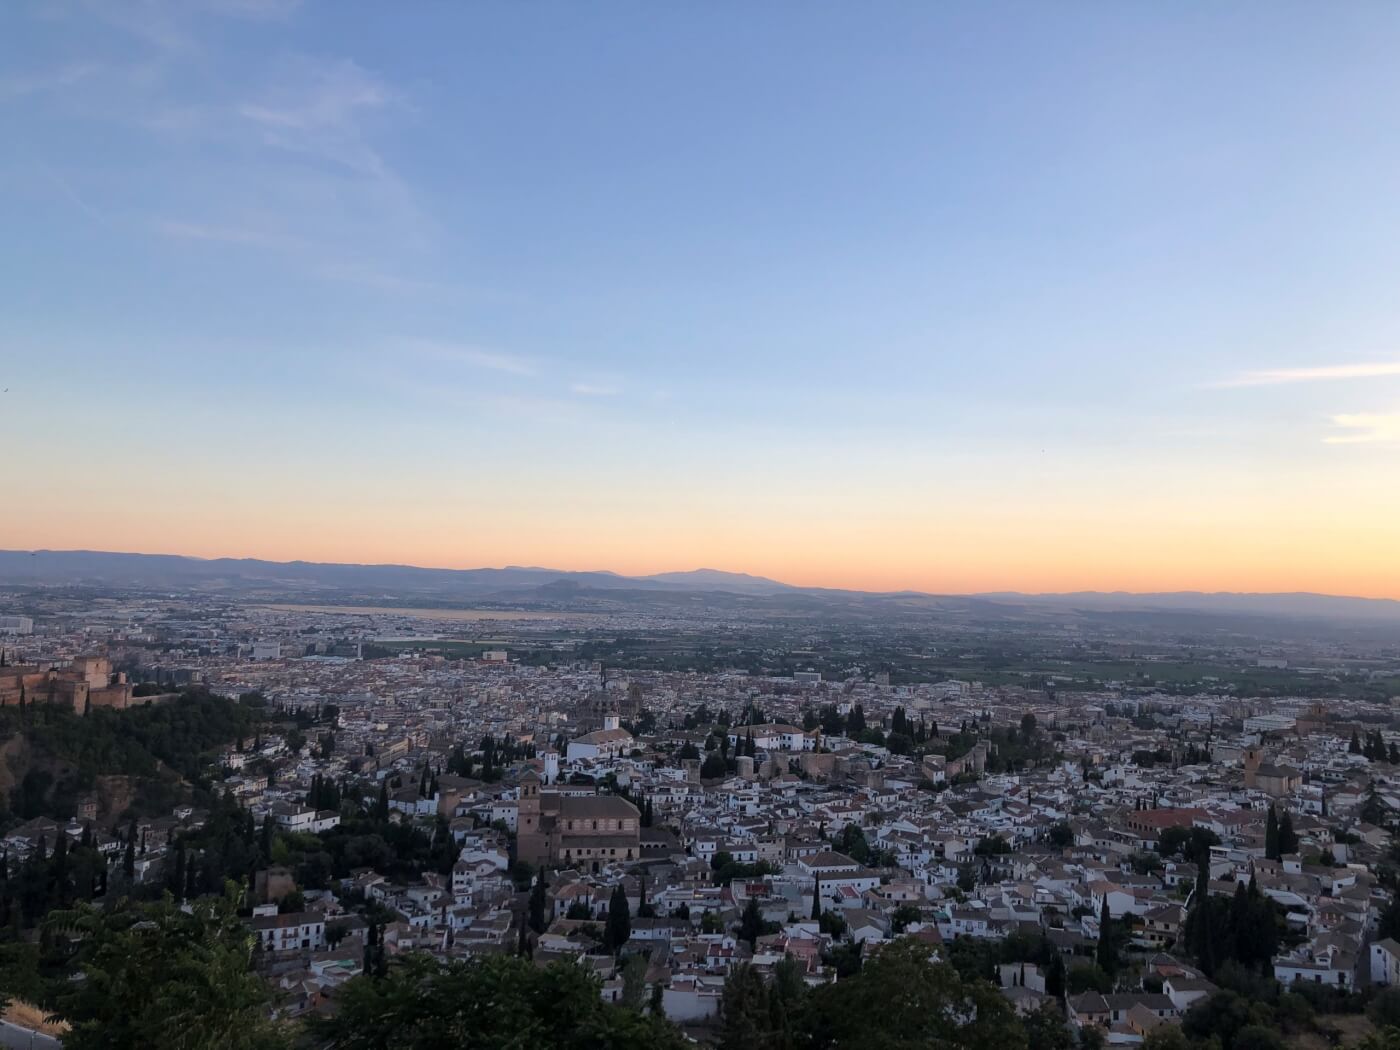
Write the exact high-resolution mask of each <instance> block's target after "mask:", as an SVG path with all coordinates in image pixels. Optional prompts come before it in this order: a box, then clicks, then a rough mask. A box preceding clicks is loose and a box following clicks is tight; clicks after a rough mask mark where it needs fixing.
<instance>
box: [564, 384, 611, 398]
mask: <svg viewBox="0 0 1400 1050" xmlns="http://www.w3.org/2000/svg"><path fill="white" fill-rule="evenodd" d="M569 390H570V391H572V392H573V393H575V394H577V395H579V397H616V396H617V395H618V394H620V393H622V391H621V389H619V388H618V387H615V386H605V385H602V384H599V383H574V384H573V385H572V386H570V387H569Z"/></svg>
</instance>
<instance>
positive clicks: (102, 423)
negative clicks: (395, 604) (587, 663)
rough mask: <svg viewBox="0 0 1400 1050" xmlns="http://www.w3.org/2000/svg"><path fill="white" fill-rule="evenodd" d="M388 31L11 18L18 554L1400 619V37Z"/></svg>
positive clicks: (1199, 26) (924, 18) (1012, 22)
mask: <svg viewBox="0 0 1400 1050" xmlns="http://www.w3.org/2000/svg"><path fill="white" fill-rule="evenodd" d="M354 15H355V16H354V17H353V18H349V17H345V16H344V14H343V12H342V10H341V8H340V7H338V6H328V5H317V4H297V3H294V2H281V0H218V2H214V0H208V2H199V3H189V4H150V5H122V4H82V3H71V4H69V3H64V4H42V5H22V4H12V5H6V7H5V9H4V10H3V11H2V12H0V67H3V69H4V74H3V76H0V129H2V130H3V133H4V135H5V137H6V141H7V142H9V143H10V144H11V147H12V148H10V149H8V150H7V151H6V153H7V155H6V158H5V160H4V162H3V167H2V168H0V177H3V187H4V193H3V195H2V196H0V222H3V224H4V227H5V229H6V230H7V231H8V232H9V236H8V237H7V239H6V245H5V247H4V248H2V249H0V260H3V262H0V266H3V271H2V272H3V277H4V289H5V290H4V292H3V296H4V300H3V301H4V309H3V310H2V311H0V346H3V347H4V350H3V354H0V358H2V359H3V366H4V367H3V376H0V386H3V387H4V388H5V392H4V393H3V394H0V398H3V406H4V407H3V412H0V434H3V435H4V437H5V439H6V441H7V443H8V446H9V447H10V448H11V449H12V450H18V449H22V450H23V453H22V455H12V456H9V457H7V462H6V466H5V470H4V475H5V478H6V481H7V483H9V484H22V486H23V489H24V491H25V502H26V503H27V504H28V505H30V506H35V507H44V508H47V509H46V511H45V512H44V513H41V514H33V515H24V516H21V517H19V518H18V519H11V520H7V521H6V522H5V524H4V526H3V530H0V531H2V532H3V535H2V536H0V540H2V541H3V546H5V547H7V548H12V549H14V548H38V547H47V548H89V549H100V550H134V551H147V552H171V553H181V554H190V555H196V556H203V557H212V556H253V557H263V558H271V559H282V560H285V559H294V558H304V559H310V560H317V561H352V562H395V563H409V564H419V565H429V566H455V567H472V566H480V565H507V564H530V565H548V566H552V567H559V568H563V569H597V568H605V569H611V570H615V571H618V572H624V573H652V572H659V571H665V570H673V569H681V568H692V567H695V566H700V565H712V566H717V567H720V568H724V569H730V570H735V571H744V572H751V573H756V574H762V575H767V576H772V577H776V578H779V579H784V580H790V581H793V582H796V583H800V584H804V585H826V586H840V587H855V588H863V589H874V590H892V589H898V588H906V587H908V588H917V589H920V590H925V591H932V592H977V591H989V590H1000V589H1016V590H1022V591H1060V590H1077V589H1085V588H1093V589H1128V590H1175V589H1202V590H1248V591H1295V590H1307V591H1318V592H1327V593H1337V594H1352V595H1363V596H1373V597H1382V596H1385V597H1400V543H1397V542H1396V540H1395V537H1396V527H1395V522H1396V521H1397V515H1398V514H1400V486H1396V485H1395V484H1394V481H1395V479H1396V477H1397V466H1398V465H1400V461H1398V460H1397V456H1400V316H1397V309H1396V300H1395V294H1394V292H1395V288H1394V275H1395V273H1397V272H1400V209H1397V207H1396V203H1395V201H1396V198H1395V194H1394V189H1393V188H1394V186H1395V184H1396V178H1397V175H1400V171H1398V170H1397V168H1398V167H1400V165H1398V163H1397V162H1400V146H1397V142H1400V138H1398V137H1397V136H1396V135H1395V134H1394V131H1395V129H1396V121H1397V116H1396V110H1395V107H1394V105H1393V103H1394V99H1395V98H1396V97H1397V96H1398V95H1400V66H1397V64H1396V63H1395V62H1394V61H1393V58H1394V53H1395V49H1394V44H1395V41H1396V31H1397V29H1400V11H1397V10H1396V9H1395V8H1393V7H1388V6H1384V5H1365V4H1362V5H1354V6H1351V5H1349V6H1347V7H1344V8H1340V9H1336V8H1333V9H1329V10H1327V11H1325V12H1323V11H1321V10H1319V9H1318V8H1316V7H1313V6H1309V5H1303V4H1282V5H1267V6H1265V5H1255V4H1236V5H1230V6H1228V7H1218V6H1212V7H1199V8H1194V9H1188V10H1170V11H1168V10H1166V9H1160V8H1158V9H1154V8H1151V7H1148V6H1137V5H1133V6H1121V7H1114V8H1110V9H1104V8H1103V7H1102V6H1100V5H1055V6H1054V7H1049V6H1046V5H1037V4H1004V5H997V6H995V7H983V6H980V5H978V6H975V7H974V6H964V7H956V6H937V7H930V6H926V5H889V6H887V7H886V8H885V9H884V17H881V18H878V19H872V18H870V17H868V12H866V11H864V10H862V9H858V8H856V7H850V6H841V5H783V4H774V5H763V6H758V7H755V6H752V5H728V6H724V5H722V6H720V7H718V8H715V7H713V6H707V7H705V8H704V9H703V10H702V9H700V8H685V7H676V6H665V7H657V6H654V5H617V6H616V7H614V8H613V11H612V14H611V17H608V18H596V17H593V13H592V12H589V11H587V10H584V9H580V8H577V7H575V6H572V5H562V4H540V5H531V6H529V7H528V8H526V9H523V10H522V9H519V8H516V7H514V6H513V5H512V6H509V7H505V6H501V7H496V6H487V5H479V6H467V5H437V6H431V7H424V8H423V9H421V10H418V11H416V12H415V15H414V17H413V18H412V19H404V18H400V17H398V12H397V11H393V10H391V9H390V8H388V7H375V6H371V5H355V7H354ZM622 26H625V27H626V31H625V32H621V31H619V30H620V27H622ZM1011 70H1014V75H1012V74H1011V73H1010V71H1011ZM59 419H62V420H63V421H64V422H63V423H62V424H60V423H59V422H58V420H59ZM59 507H65V508H68V509H66V510H64V511H62V512H60V511H59V510H58V508H59ZM79 507H80V508H81V510H78V508H79Z"/></svg>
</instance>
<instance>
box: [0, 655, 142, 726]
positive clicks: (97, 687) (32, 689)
mask: <svg viewBox="0 0 1400 1050" xmlns="http://www.w3.org/2000/svg"><path fill="white" fill-rule="evenodd" d="M11 656H12V654H10V653H8V652H6V651H5V650H3V649H0V707H10V706H15V705H19V704H60V705H62V706H64V707H70V708H72V709H73V710H74V711H76V712H78V714H86V713H87V712H88V711H89V710H91V709H92V708H94V707H112V708H117V709H118V710H120V709H122V708H125V707H127V706H128V705H129V704H130V703H131V689H132V687H131V683H129V682H128V681H127V680H126V675H125V674H122V673H120V672H118V673H115V674H114V673H113V671H112V661H111V660H109V659H107V657H105V656H80V657H77V658H76V659H74V660H73V661H72V662H71V663H69V664H68V665H67V666H47V667H45V666H39V665H37V664H16V663H14V662H13V661H12V659H11Z"/></svg>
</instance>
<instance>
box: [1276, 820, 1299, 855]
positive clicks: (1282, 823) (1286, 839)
mask: <svg viewBox="0 0 1400 1050" xmlns="http://www.w3.org/2000/svg"><path fill="white" fill-rule="evenodd" d="M1297 852H1298V834H1297V832H1295V831H1294V830H1293V814H1292V813H1290V812H1288V810H1286V809H1285V810H1284V811H1283V816H1282V817H1281V818H1279V823H1278V853H1279V855H1278V857H1277V858H1275V859H1281V858H1282V857H1283V855H1284V854H1285V853H1297Z"/></svg>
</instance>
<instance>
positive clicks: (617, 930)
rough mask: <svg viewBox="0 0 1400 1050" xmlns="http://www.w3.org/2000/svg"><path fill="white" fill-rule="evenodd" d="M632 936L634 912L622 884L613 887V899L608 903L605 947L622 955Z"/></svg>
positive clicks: (604, 930) (604, 938)
mask: <svg viewBox="0 0 1400 1050" xmlns="http://www.w3.org/2000/svg"><path fill="white" fill-rule="evenodd" d="M631 936H632V911H631V908H630V907H629V906H628V904H627V893H626V891H625V890H623V888H622V883H620V882H619V883H618V884H617V885H616V886H614V887H613V892H612V898H611V899H610V900H609V901H608V921H607V925H606V926H604V927H603V947H604V948H605V949H607V950H609V951H612V952H614V953H617V954H621V952H622V947H623V945H625V944H626V943H627V940H628V938H629V937H631Z"/></svg>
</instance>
